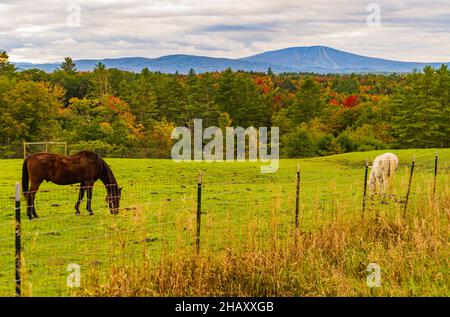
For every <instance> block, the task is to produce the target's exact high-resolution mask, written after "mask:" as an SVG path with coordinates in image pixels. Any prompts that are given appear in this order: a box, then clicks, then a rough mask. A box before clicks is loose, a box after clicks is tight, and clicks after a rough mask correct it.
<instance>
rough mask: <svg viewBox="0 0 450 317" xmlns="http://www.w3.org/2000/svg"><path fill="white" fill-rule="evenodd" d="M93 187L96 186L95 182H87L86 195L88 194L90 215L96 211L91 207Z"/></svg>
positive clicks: (87, 205)
mask: <svg viewBox="0 0 450 317" xmlns="http://www.w3.org/2000/svg"><path fill="white" fill-rule="evenodd" d="M93 187H94V182H86V195H87V204H86V209H87V211H88V212H89V215H91V216H92V215H93V214H94V212H93V211H92V208H91V200H92V190H93Z"/></svg>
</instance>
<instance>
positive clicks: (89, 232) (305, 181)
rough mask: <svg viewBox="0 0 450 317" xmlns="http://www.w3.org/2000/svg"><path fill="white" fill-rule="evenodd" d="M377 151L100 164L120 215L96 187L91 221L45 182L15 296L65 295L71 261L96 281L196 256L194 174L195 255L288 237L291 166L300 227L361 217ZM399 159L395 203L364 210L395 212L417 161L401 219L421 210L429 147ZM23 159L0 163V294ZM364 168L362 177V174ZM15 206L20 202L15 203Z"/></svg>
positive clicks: (442, 177) (429, 178)
mask: <svg viewBox="0 0 450 317" xmlns="http://www.w3.org/2000/svg"><path fill="white" fill-rule="evenodd" d="M382 152H385V151H373V152H364V153H349V154H342V155H335V156H328V157H319V158H311V159H286V160H281V161H280V169H279V171H278V172H277V173H274V174H261V173H260V169H259V166H260V165H261V164H262V163H248V162H244V163H237V162H233V163H230V162H221V163H219V162H215V163H197V162H190V163H186V162H185V163H176V162H173V161H170V160H154V159H106V161H107V162H108V164H109V165H110V167H111V169H112V170H113V172H114V173H115V175H116V178H117V180H118V182H119V185H120V186H123V187H124V189H123V192H122V195H123V196H122V201H121V207H122V210H121V212H120V214H119V215H117V216H112V215H111V214H109V211H108V209H107V207H106V203H105V201H104V199H105V190H104V188H103V185H102V184H101V182H100V181H99V182H97V183H96V185H95V187H94V197H93V203H92V206H93V210H94V215H93V216H88V214H87V212H86V210H85V202H86V197H85V200H84V202H83V204H82V205H81V208H80V210H81V211H82V214H81V215H80V216H78V217H77V216H75V214H74V212H75V210H74V204H75V202H76V199H77V195H78V191H77V187H76V186H57V185H54V184H50V183H44V184H42V185H41V188H40V190H39V192H38V194H37V197H36V210H37V213H38V215H39V218H38V219H37V220H33V221H29V220H28V219H27V218H26V213H25V208H23V207H22V241H23V267H24V269H23V276H24V283H23V284H24V285H23V290H24V294H25V295H32V296H67V295H70V294H71V293H70V289H68V288H67V287H66V279H67V276H68V275H69V274H70V272H68V271H67V265H68V264H70V263H76V264H79V265H80V267H81V272H82V278H81V284H82V286H83V285H86V284H85V283H89V280H91V279H100V280H101V279H102V276H104V274H107V268H108V267H109V266H110V264H113V263H120V262H123V261H125V262H129V263H132V262H134V261H136V262H137V261H139V260H140V259H142V258H143V257H146V258H150V259H154V261H155V263H157V262H158V261H163V260H164V258H165V257H167V256H170V255H171V254H174V253H176V252H177V250H179V249H180V248H184V249H186V248H188V249H189V248H191V249H192V252H195V232H196V225H197V224H196V207H197V201H196V198H197V179H198V174H199V172H200V171H201V174H202V180H203V182H202V186H203V188H202V220H201V221H202V223H201V252H202V253H203V254H205V255H211V254H214V253H215V252H221V251H224V250H227V248H238V249H245V248H246V247H247V246H249V245H251V244H252V243H256V242H258V243H261V242H263V241H264V239H266V238H267V236H268V234H269V233H271V232H274V231H276V232H277V234H279V235H280V236H281V235H287V234H292V232H293V230H294V228H295V227H294V223H295V187H296V171H297V165H298V164H300V170H301V189H300V214H299V223H300V230H302V231H308V230H314V228H315V226H320V225H323V224H325V223H327V222H330V221H339V220H340V219H343V218H345V217H350V218H352V217H354V218H355V219H360V217H361V206H362V192H363V180H364V162H365V160H366V159H369V161H371V160H373V159H374V158H375V156H376V155H378V154H380V153H382ZM392 152H393V153H395V154H397V155H398V157H399V160H400V168H399V170H398V174H397V177H396V183H395V187H394V193H395V195H396V197H397V198H396V199H395V200H390V201H389V202H388V204H380V202H379V201H378V200H376V199H375V200H374V201H369V202H368V204H367V209H366V211H365V212H368V213H369V212H375V210H377V212H385V213H387V214H390V215H392V216H393V217H395V216H398V215H399V214H401V213H402V212H403V202H404V197H405V194H406V189H407V183H408V176H409V172H410V164H411V160H412V157H413V155H415V157H416V166H415V173H414V177H413V182H412V190H411V200H410V202H409V207H408V213H409V214H414V213H418V212H420V210H418V208H419V207H418V206H420V203H421V201H424V200H427V199H429V193H430V192H431V190H432V188H433V172H434V157H435V150H431V149H430V150H428V149H421V150H393V151H392ZM449 163H450V149H442V150H439V173H438V179H437V186H436V188H437V197H439V195H440V193H442V192H443V191H448V190H449V180H450V179H449V177H448V176H449V169H448V168H449ZM21 168H22V160H13V159H12V160H0V176H1V177H0V295H2V296H13V295H14V184H15V183H16V182H18V181H20V180H21ZM369 172H370V171H369ZM22 206H24V202H23V201H22Z"/></svg>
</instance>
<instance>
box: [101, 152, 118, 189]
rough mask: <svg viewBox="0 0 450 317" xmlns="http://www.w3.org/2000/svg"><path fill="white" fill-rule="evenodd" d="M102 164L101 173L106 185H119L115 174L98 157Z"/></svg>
mask: <svg viewBox="0 0 450 317" xmlns="http://www.w3.org/2000/svg"><path fill="white" fill-rule="evenodd" d="M98 158H99V162H100V171H101V175H102V177H101V180H102V181H103V183H104V184H105V185H111V184H117V181H116V178H115V177H114V174H113V172H112V171H111V168H110V167H109V165H108V164H107V163H106V162H105V160H104V159H103V158H101V157H100V155H99V156H98Z"/></svg>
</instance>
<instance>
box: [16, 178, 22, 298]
mask: <svg viewBox="0 0 450 317" xmlns="http://www.w3.org/2000/svg"><path fill="white" fill-rule="evenodd" d="M15 200H16V206H15V218H16V221H15V251H16V252H15V264H16V279H15V285H16V296H17V297H20V296H21V284H22V277H21V260H22V246H21V241H20V238H21V228H20V183H19V182H17V183H16V199H15Z"/></svg>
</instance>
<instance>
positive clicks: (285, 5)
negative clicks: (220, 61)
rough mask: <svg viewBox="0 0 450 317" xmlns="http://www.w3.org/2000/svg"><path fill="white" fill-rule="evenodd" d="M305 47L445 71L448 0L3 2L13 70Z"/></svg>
mask: <svg viewBox="0 0 450 317" xmlns="http://www.w3.org/2000/svg"><path fill="white" fill-rule="evenodd" d="M372 2H373V3H375V4H372V5H371V3H372ZM330 3H332V4H330ZM378 9H379V10H380V16H379V17H380V19H378V15H377V11H378ZM78 13H79V14H78ZM378 21H379V23H378ZM368 22H369V23H368ZM310 45H326V46H331V47H333V48H337V49H341V50H345V51H349V52H353V53H357V54H362V55H367V56H374V57H382V58H388V59H395V60H403V61H424V62H434V61H438V62H439V61H441V62H444V61H445V62H449V61H450V0H430V1H418V0H415V1H413V0H403V1H397V0H386V1H378V2H376V1H361V0H345V1H344V0H336V1H332V0H314V1H303V0H237V1H236V0H164V1H163V0H147V1H139V0H129V1H123V0H122V1H113V0H86V1H85V0H79V1H64V0H62V1H61V0H60V1H51V0H34V1H33V0H11V1H9V0H0V50H2V49H3V50H6V51H7V52H8V53H9V54H10V56H11V59H12V60H13V61H31V62H59V61H61V60H62V59H63V58H64V57H65V56H70V57H72V58H74V59H81V58H93V59H99V58H114V57H129V56H142V57H158V56H162V55H168V54H196V55H206V56H214V57H229V58H236V57H245V56H248V55H252V54H256V53H260V52H264V51H268V50H275V49H281V48H286V47H292V46H310Z"/></svg>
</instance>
